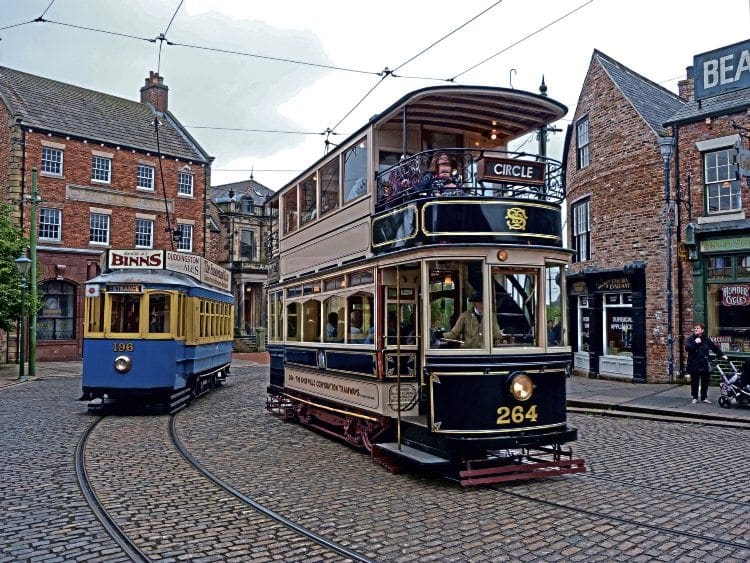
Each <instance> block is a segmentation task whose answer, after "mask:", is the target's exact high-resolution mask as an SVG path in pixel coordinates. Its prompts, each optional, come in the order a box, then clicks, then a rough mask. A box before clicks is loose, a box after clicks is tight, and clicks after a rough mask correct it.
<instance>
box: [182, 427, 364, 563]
mask: <svg viewBox="0 0 750 563" xmlns="http://www.w3.org/2000/svg"><path fill="white" fill-rule="evenodd" d="M175 418H176V416H175V415H172V416H170V419H169V435H170V438H171V439H172V443H173V444H174V445H175V447H176V448H177V450H178V451H179V452H180V454H182V456H183V458H184V459H185V460H186V461H188V462H189V463H190V464H191V465H192V466H193V467H194V468H195V469H197V470H198V471H199V472H200V473H202V474H203V475H204V476H205V477H206V478H207V479H209V480H210V481H211V482H213V483H214V484H215V485H216V486H217V487H219V488H221V489H222V490H224V491H226V492H227V493H229V494H231V495H233V496H234V497H235V498H237V499H238V500H240V501H241V502H243V503H245V504H246V505H247V506H249V507H251V508H253V509H254V510H257V511H258V512H259V513H261V514H263V515H264V516H267V517H268V518H271V519H273V520H275V521H276V522H278V523H280V524H283V525H284V526H286V527H287V528H289V529H291V530H293V531H294V532H296V533H297V534H300V535H301V536H304V537H306V538H308V539H310V540H312V541H314V542H315V543H317V544H319V545H321V546H323V547H326V548H328V549H330V550H332V551H335V552H336V553H338V554H339V555H343V556H344V557H347V558H349V559H351V560H352V561H358V562H362V563H365V562H371V561H372V560H371V559H369V558H367V557H365V556H364V555H362V554H360V553H357V552H355V551H352V550H350V549H349V548H347V547H345V546H343V545H341V544H339V543H336V542H334V541H332V540H329V539H327V538H325V537H323V536H320V535H319V534H316V533H315V532H313V531H311V530H309V529H308V528H306V527H304V526H301V525H300V524H297V523H296V522H294V521H292V520H289V519H288V518H286V517H284V516H282V515H281V514H278V513H276V512H274V511H273V510H271V509H270V508H268V507H266V506H264V505H262V504H260V503H258V502H256V501H254V500H253V499H251V498H250V497H248V496H247V495H245V494H244V493H242V492H241V491H239V490H237V489H235V488H234V487H233V486H231V485H230V484H229V483H227V482H226V481H224V480H222V479H220V478H219V477H218V476H217V475H216V474H215V473H213V472H211V471H209V470H208V469H206V468H205V467H204V466H203V465H202V464H201V463H200V462H199V461H198V460H197V459H196V458H195V457H194V456H193V455H192V454H191V453H190V452H189V451H187V449H186V448H185V446H184V445H183V444H182V442H181V441H180V439H179V436H178V435H177V431H176V429H175Z"/></svg>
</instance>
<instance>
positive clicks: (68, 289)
mask: <svg viewBox="0 0 750 563" xmlns="http://www.w3.org/2000/svg"><path fill="white" fill-rule="evenodd" d="M41 294H42V309H41V310H40V311H39V313H38V314H37V319H36V337H37V340H69V339H73V338H75V337H76V334H75V286H74V285H73V284H71V283H69V282H65V281H48V282H44V283H43V284H42V291H41Z"/></svg>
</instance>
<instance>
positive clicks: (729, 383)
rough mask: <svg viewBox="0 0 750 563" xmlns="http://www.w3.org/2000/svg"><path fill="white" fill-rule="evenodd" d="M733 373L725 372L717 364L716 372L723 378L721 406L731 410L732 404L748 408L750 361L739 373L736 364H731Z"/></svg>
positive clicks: (744, 364) (749, 397)
mask: <svg viewBox="0 0 750 563" xmlns="http://www.w3.org/2000/svg"><path fill="white" fill-rule="evenodd" d="M729 367H730V368H731V370H732V371H731V372H728V373H727V372H725V371H724V370H723V369H722V368H721V366H720V365H719V364H718V363H717V364H716V370H717V371H718V372H719V375H720V376H721V381H720V383H719V389H721V397H719V406H720V407H723V408H725V409H731V408H732V403H733V402H735V403H737V404H738V405H742V406H747V405H750V360H746V361H745V362H744V363H743V364H742V371H737V368H736V367H735V365H734V362H732V361H730V362H729Z"/></svg>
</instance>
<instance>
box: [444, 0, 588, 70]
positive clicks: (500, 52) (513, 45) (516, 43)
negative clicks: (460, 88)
mask: <svg viewBox="0 0 750 563" xmlns="http://www.w3.org/2000/svg"><path fill="white" fill-rule="evenodd" d="M593 1H594V0H588V2H585V3H583V4H581V5H580V6H578V7H577V8H574V9H573V10H571V11H569V12H567V13H566V14H563V15H562V16H560V17H559V18H557V19H556V20H553V21H551V22H549V23H548V24H545V25H544V26H542V27H540V28H539V29H537V30H536V31H532V32H531V33H529V34H528V35H526V36H524V37H522V38H521V39H519V40H518V41H516V42H515V43H511V44H510V45H508V46H507V47H504V48H503V49H500V50H499V51H498V52H497V53H495V54H494V55H490V56H489V57H487V58H486V59H484V60H482V61H480V62H478V63H477V64H475V65H473V66H470V67H469V68H467V69H466V70H463V71H461V72H459V73H458V74H456V75H454V76H452V77H450V78H448V79H446V80H450V81H454V80H455V79H456V78H458V77H459V76H463V75H464V74H466V73H467V72H470V71H472V70H474V69H475V68H477V67H480V66H482V65H483V64H484V63H486V62H488V61H491V60H492V59H494V58H495V57H497V56H498V55H501V54H503V53H505V52H506V51H508V50H510V49H512V48H513V47H515V46H517V45H519V44H521V43H523V42H524V41H526V40H527V39H529V38H531V37H534V35H536V34H538V33H541V32H542V31H544V30H545V29H547V28H549V27H551V26H553V25H554V24H556V23H558V22H560V21H562V20H564V19H565V18H567V17H568V16H571V15H573V14H574V13H576V12H577V11H579V10H581V9H582V8H584V7H586V6H588V5H589V4H591V3H592V2H593Z"/></svg>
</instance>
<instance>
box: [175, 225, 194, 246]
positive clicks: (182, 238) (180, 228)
mask: <svg viewBox="0 0 750 563" xmlns="http://www.w3.org/2000/svg"><path fill="white" fill-rule="evenodd" d="M177 230H178V231H180V240H178V241H177V250H178V251H181V252H192V251H193V231H194V229H193V226H192V225H190V224H188V223H178V225H177ZM186 231H187V233H186ZM185 241H187V243H185Z"/></svg>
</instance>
